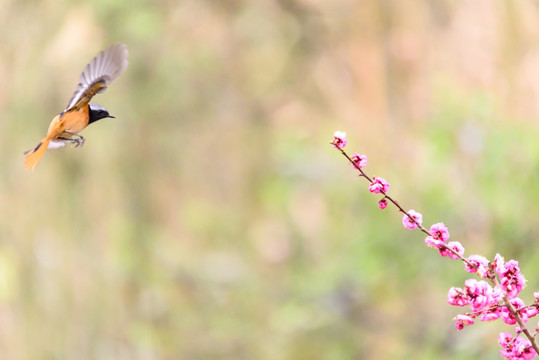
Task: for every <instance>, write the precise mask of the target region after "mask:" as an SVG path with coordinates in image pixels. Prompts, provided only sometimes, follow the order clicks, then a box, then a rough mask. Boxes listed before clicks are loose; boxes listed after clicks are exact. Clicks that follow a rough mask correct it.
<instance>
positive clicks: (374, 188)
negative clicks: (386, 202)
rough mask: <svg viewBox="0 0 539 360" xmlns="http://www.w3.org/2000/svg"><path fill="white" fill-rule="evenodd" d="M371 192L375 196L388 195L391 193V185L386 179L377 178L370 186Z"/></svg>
mask: <svg viewBox="0 0 539 360" xmlns="http://www.w3.org/2000/svg"><path fill="white" fill-rule="evenodd" d="M369 191H370V192H371V193H373V194H379V193H381V192H384V193H386V192H388V191H389V183H388V182H387V180H386V179H384V178H381V177H377V176H375V177H374V178H373V179H372V183H371V184H370V185H369Z"/></svg>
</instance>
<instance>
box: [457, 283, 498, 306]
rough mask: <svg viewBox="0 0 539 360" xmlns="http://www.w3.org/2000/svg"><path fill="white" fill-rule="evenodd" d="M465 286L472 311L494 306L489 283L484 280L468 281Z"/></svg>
mask: <svg viewBox="0 0 539 360" xmlns="http://www.w3.org/2000/svg"><path fill="white" fill-rule="evenodd" d="M464 285H465V288H464V292H465V293H466V295H468V298H469V299H470V308H471V309H472V311H480V310H483V309H484V308H486V307H488V306H490V305H492V293H493V290H492V286H490V285H489V283H487V282H486V281H484V280H479V281H478V280H475V279H468V280H466V281H465V282H464ZM496 305H497V303H496Z"/></svg>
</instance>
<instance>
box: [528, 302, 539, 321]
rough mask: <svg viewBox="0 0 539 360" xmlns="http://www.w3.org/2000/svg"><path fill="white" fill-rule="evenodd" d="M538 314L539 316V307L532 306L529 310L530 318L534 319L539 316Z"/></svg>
mask: <svg viewBox="0 0 539 360" xmlns="http://www.w3.org/2000/svg"><path fill="white" fill-rule="evenodd" d="M538 314H539V309H537V307H535V306H533V305H532V306H530V307H529V308H528V318H532V317H534V316H537V315H538Z"/></svg>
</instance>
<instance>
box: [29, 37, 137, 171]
mask: <svg viewBox="0 0 539 360" xmlns="http://www.w3.org/2000/svg"><path fill="white" fill-rule="evenodd" d="M127 54H128V52H127V47H126V46H125V45H124V44H115V45H111V46H110V47H108V48H107V49H106V50H103V51H101V52H100V53H99V54H98V55H97V56H96V57H95V58H93V59H92V61H90V63H89V64H88V65H86V67H85V68H84V71H83V72H82V74H81V76H80V78H79V85H78V86H77V88H76V89H75V92H74V93H73V96H72V97H71V100H69V103H68V104H67V107H66V108H65V110H64V111H62V112H61V113H60V114H58V115H56V116H55V117H54V119H52V121H51V124H50V125H49V130H48V131H47V135H46V136H45V137H44V138H43V139H41V141H40V142H39V144H37V146H36V147H35V148H33V149H32V150H28V151H26V152H25V153H24V154H25V155H26V159H25V160H24V166H25V167H26V168H27V169H28V170H34V169H35V167H36V166H37V164H38V163H39V161H40V160H41V158H42V157H43V155H44V154H45V151H47V149H57V148H61V147H64V146H66V144H71V145H73V146H74V147H78V146H82V145H84V142H85V139H84V137H83V136H81V135H79V134H78V133H79V132H80V131H82V130H83V129H84V128H86V127H87V126H88V125H90V124H91V123H94V122H96V121H97V120H100V119H104V118H114V116H112V115H111V114H109V112H108V111H107V110H106V109H105V108H104V107H102V106H99V105H95V104H90V100H91V99H92V97H93V96H94V95H96V94H100V93H102V92H104V91H105V90H106V88H107V86H108V85H109V84H110V83H112V82H113V81H114V80H116V79H117V78H118V76H120V74H121V73H122V72H123V71H124V70H125V69H126V68H127Z"/></svg>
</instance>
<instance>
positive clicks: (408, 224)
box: [402, 210, 423, 230]
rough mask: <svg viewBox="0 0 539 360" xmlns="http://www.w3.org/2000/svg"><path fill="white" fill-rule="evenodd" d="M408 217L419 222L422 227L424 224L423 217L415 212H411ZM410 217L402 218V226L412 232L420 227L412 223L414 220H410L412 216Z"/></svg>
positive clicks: (405, 215)
mask: <svg viewBox="0 0 539 360" xmlns="http://www.w3.org/2000/svg"><path fill="white" fill-rule="evenodd" d="M408 215H410V216H411V217H412V218H414V220H415V221H417V222H418V223H419V224H420V225H421V223H422V222H423V215H421V214H420V213H418V212H417V211H415V210H409V211H408ZM408 215H407V214H404V216H403V217H402V224H403V225H404V227H405V228H407V229H410V230H413V229H417V227H418V226H417V224H416V223H415V222H414V221H412V219H410V216H408Z"/></svg>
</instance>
